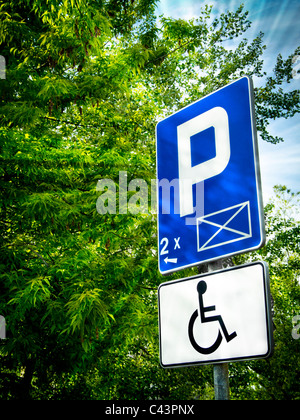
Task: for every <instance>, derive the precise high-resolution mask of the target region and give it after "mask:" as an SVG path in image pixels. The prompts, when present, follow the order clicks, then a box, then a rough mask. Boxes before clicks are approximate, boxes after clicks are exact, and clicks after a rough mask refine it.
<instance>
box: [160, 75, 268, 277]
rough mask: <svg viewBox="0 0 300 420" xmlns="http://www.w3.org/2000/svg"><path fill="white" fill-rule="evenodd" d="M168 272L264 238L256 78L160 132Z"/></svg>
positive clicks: (164, 124) (182, 114)
mask: <svg viewBox="0 0 300 420" xmlns="http://www.w3.org/2000/svg"><path fill="white" fill-rule="evenodd" d="M156 151H157V197H158V249H159V269H160V272H161V273H162V274H168V273H172V272H174V271H177V270H181V269H184V268H187V267H192V266H194V265H198V264H201V263H203V262H209V261H214V260H217V259H220V258H224V257H229V256H232V255H236V254H239V253H243V252H248V251H252V250H254V249H258V248H260V247H261V246H263V244H264V241H265V232H264V219H263V204H262V198H261V185H260V172H259V160H258V146H257V137H256V128H255V113H254V99H253V86H252V80H251V79H250V78H249V77H243V78H241V79H239V80H237V81H235V82H233V83H231V84H229V85H227V86H225V87H223V88H222V89H219V90H218V91H216V92H214V93H212V94H210V95H208V96H206V97H204V98H202V99H200V100H199V101H197V102H195V103H193V104H191V105H190V106H188V107H186V108H184V109H182V110H180V111H179V112H176V113H175V114H173V115H171V116H169V117H167V118H166V119H164V120H163V121H161V122H159V123H158V124H157V127H156Z"/></svg>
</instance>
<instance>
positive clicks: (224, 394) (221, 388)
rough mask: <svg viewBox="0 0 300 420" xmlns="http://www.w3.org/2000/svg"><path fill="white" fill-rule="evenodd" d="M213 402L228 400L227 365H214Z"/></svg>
mask: <svg viewBox="0 0 300 420" xmlns="http://www.w3.org/2000/svg"><path fill="white" fill-rule="evenodd" d="M214 389H215V400H229V399H230V397H229V378H228V363H221V364H219V365H214Z"/></svg>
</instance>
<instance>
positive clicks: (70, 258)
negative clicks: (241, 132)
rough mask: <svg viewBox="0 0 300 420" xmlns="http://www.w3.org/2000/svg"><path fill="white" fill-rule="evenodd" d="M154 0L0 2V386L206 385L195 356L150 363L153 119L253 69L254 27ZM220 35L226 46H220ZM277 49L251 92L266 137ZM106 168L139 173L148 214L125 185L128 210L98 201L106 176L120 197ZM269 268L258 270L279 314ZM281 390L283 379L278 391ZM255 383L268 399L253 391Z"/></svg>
mask: <svg viewBox="0 0 300 420" xmlns="http://www.w3.org/2000/svg"><path fill="white" fill-rule="evenodd" d="M155 4H156V0H114V1H112V0H102V1H93V0H88V1H82V0H72V1H65V0H63V1H56V0H52V1H51V2H44V1H41V0H34V1H29V0H18V1H5V2H2V4H1V6H0V21H1V25H0V48H1V50H0V53H1V55H3V56H4V57H5V59H6V64H7V68H6V78H5V79H0V89H1V94H0V124H1V125H0V160H1V166H0V177H1V178H0V185H1V208H0V211H1V218H0V225H1V237H2V241H1V254H0V267H1V274H0V291H1V298H0V313H1V315H3V316H4V317H5V320H6V323H7V339H6V340H1V341H0V346H1V347H0V349H1V356H0V357H1V365H2V368H1V375H2V377H1V379H0V384H1V386H2V391H1V392H2V395H3V398H53V399H54V398H57V399H60V398H87V399H88V398H137V397H140V398H169V399H172V398H178V397H181V398H183V397H184V398H193V397H195V398H196V397H198V398H205V397H209V396H211V393H212V375H211V370H210V368H209V367H207V368H203V369H201V370H200V371H199V369H195V368H191V369H184V370H179V371H164V370H161V369H160V368H159V366H158V355H157V352H158V349H157V345H158V343H157V341H158V338H157V336H158V333H157V303H156V291H157V286H158V285H159V283H161V281H163V279H162V277H161V276H160V275H159V274H158V270H157V262H156V260H157V251H156V215H155V214H154V212H153V211H152V212H151V210H150V199H151V197H150V195H151V194H150V185H151V179H154V178H155V135H154V133H155V125H156V123H157V121H158V120H159V119H161V118H162V117H163V116H164V115H167V114H170V113H171V112H172V111H174V110H178V109H180V108H181V107H184V106H185V105H187V104H188V103H189V102H191V101H193V100H196V99H199V98H200V97H202V96H204V95H206V94H208V93H210V92H212V91H214V90H215V89H217V88H220V87H222V86H224V85H225V84H226V83H228V82H230V81H232V80H235V79H236V78H238V77H240V76H243V75H245V74H247V75H249V76H256V77H263V76H264V73H263V71H262V65H263V59H262V54H263V51H264V48H265V47H264V45H263V34H262V33H260V34H258V36H257V37H256V38H255V39H253V40H250V41H249V40H247V39H246V38H242V36H243V35H244V33H245V32H246V31H247V29H248V28H249V27H250V22H249V21H248V13H247V12H246V11H245V10H244V8H243V7H242V6H241V7H239V8H238V9H237V10H236V11H231V12H227V13H224V14H222V15H220V16H219V17H218V18H216V19H213V18H212V17H211V8H210V7H205V8H204V9H203V10H202V13H201V15H200V16H199V18H198V19H194V20H190V21H185V20H182V19H178V20H175V19H171V18H165V17H161V18H160V20H157V17H156V16H155ZM232 39H236V41H237V46H236V48H235V49H233V48H228V46H227V41H228V40H232ZM291 57H292V55H291V56H290V57H289V58H288V59H286V60H284V59H283V58H282V57H281V56H279V57H278V60H277V64H276V67H275V71H274V74H273V75H270V76H269V77H268V78H267V79H266V83H265V85H264V86H263V87H260V88H257V89H256V112H257V125H258V129H259V130H260V133H261V136H262V137H263V138H264V139H265V140H268V141H272V142H276V141H278V139H277V138H273V137H272V136H270V135H269V133H268V131H267V127H268V123H269V121H270V120H272V119H275V118H279V117H286V118H288V117H291V116H293V115H295V113H296V112H299V91H288V90H287V89H286V84H287V83H288V82H289V81H290V78H291V71H292V69H291V65H292V64H291V63H292V61H291ZM120 172H123V173H124V176H125V179H126V182H127V184H126V188H127V185H129V184H130V182H131V181H133V180H136V179H142V180H145V181H146V182H147V185H148V186H149V188H148V193H149V203H148V204H149V206H148V210H147V209H146V210H147V211H145V209H144V208H143V209H142V203H141V202H140V201H139V199H138V198H137V197H138V194H137V193H138V187H136V189H135V190H134V191H132V190H131V189H128V191H127V192H126V193H125V194H126V196H127V197H125V198H127V200H129V199H132V200H133V202H135V204H136V206H137V207H138V206H139V205H140V206H141V210H143V211H141V212H136V213H135V214H132V213H129V212H126V208H125V209H122V211H121V212H120V211H117V212H116V213H115V214H113V213H111V212H107V213H106V214H99V213H98V212H97V209H96V202H97V199H98V198H99V196H100V195H101V194H100V192H99V191H97V188H96V186H97V181H98V180H100V179H109V180H112V181H113V182H114V183H115V185H116V192H117V198H116V200H117V202H116V207H117V209H120V208H121V196H120V194H121V190H122V185H121V180H120ZM122 182H124V179H123V181H122ZM135 194H136V196H135ZM267 214H268V213H267ZM272 217H273V216H272ZM274 217H275V216H274ZM278 217H279V219H278V227H277V230H276V225H275V224H274V220H273V219H272V222H270V224H269V225H270V229H271V226H272V228H274V232H273V233H272V232H270V235H271V238H272V235H273V234H274V235H275V232H276V235H279V236H280V226H281V222H280V220H281V219H280V215H279V216H278ZM275 219H276V218H275ZM287 223H292V226H294V225H293V223H294V222H287ZM286 233H287V232H286ZM294 233H295V232H294V231H293V234H292V232H290V231H289V234H286V235H284V234H282V236H281V239H280V240H279V239H278V237H277V236H276V240H275V241H270V242H269V244H268V245H267V247H266V248H264V251H262V252H266V253H267V254H266V255H265V257H266V258H267V259H268V258H269V259H270V261H271V263H272V264H273V263H274V261H275V256H276V253H278V256H279V255H281V254H280V253H282V252H283V253H284V251H283V250H284V249H287V246H292V245H291V244H292V243H295V242H293V241H294V239H295V236H294ZM280 241H281V242H280ZM287 244H288V245H287ZM272 247H273V248H272ZM268 252H269V254H268ZM297 252H298V251H297V250H296V247H295V249H294V251H293V254H292V256H291V258H292V259H291V260H290V259H289V260H288V263H287V265H286V269H285V273H289V274H286V275H287V277H288V278H289V283H288V285H289V287H291V289H289V290H290V292H287V293H290V297H289V298H288V299H291V298H292V297H294V293H298V292H297V290H298V289H297V285H296V283H295V278H294V275H295V273H296V272H297V270H298V253H297ZM281 260H282V258H281ZM279 265H280V264H279ZM279 265H278V264H277V263H276V264H275V266H274V271H273V273H274V274H273V275H274V285H276V284H277V282H278V290H280V292H279V291H278V305H279V306H278V308H279V309H278V314H281V315H280V316H281V317H283V318H284V316H285V314H286V312H285V311H284V309H283V306H282V307H281V306H280V299H281V293H282V285H281V280H280V279H281V278H282V276H283V275H284V274H283V268H282V266H280V268H278V267H279ZM276 267H277V268H278V270H279V272H278V273H279V274H278V273H277V272H276V269H277V268H276ZM191 273H194V271H193V270H186V271H185V272H184V274H183V273H181V274H180V276H181V277H183V276H184V275H189V274H191ZM178 276H179V275H178V274H174V275H173V276H171V277H170V278H176V277H178ZM276 296H277V295H276ZM283 302H284V301H283ZM282 305H283V303H282ZM275 308H277V307H275ZM280 308H281V309H280ZM295 308H298V307H295ZM295 308H294V310H296V309H295ZM276 310H277V309H276ZM281 311H283V312H282V313H281ZM276 313H277V312H276ZM278 316H279V315H278ZM286 328H287V327H286ZM278 329H279V327H278ZM292 345H293V346H295V345H296V343H295V342H292ZM287 354H289V353H288V352H287ZM274 360H277V359H274ZM271 363H272V362H271ZM274 363H275V362H274ZM249 369H250V368H249ZM251 369H252V368H251ZM261 369H264V368H261ZM280 369H282V372H283V373H282V375H284V368H282V365H281V364H280V362H279V361H278V362H277V365H276V363H275V364H274V372H275V371H276V377H277V378H279V377H280V375H279V373H278V372H277V370H278V371H279V370H280ZM199 372H200V373H199ZM239 372H241V371H240V370H239V368H237V373H235V378H238V375H241V373H239ZM249 372H250V371H249ZM251 372H252V370H251ZM251 375H252V376H255V375H256V376H255V377H256V379H257V375H261V373H260V372H258V373H257V372H256V373H251ZM259 377H261V376H259ZM294 379H295V380H296V378H294ZM269 381H270V384H271V385H270V388H271V386H272V387H275V388H276V386H275V385H274V384H275V382H274V381H273V378H270V379H269ZM293 384H294V382H293ZM275 388H274V389H275ZM99 389H101V391H100V390H99ZM236 389H238V385H237V388H236ZM243 392H244V391H243ZM245 392H246V391H245ZM247 392H250V391H249V389H248V391H247ZM268 392H270V393H268ZM293 392H294V388H293V385H291V384H290V383H289V385H288V391H287V393H288V395H290V396H291V397H294V396H295V395H296V394H293ZM257 393H258V395H259V390H257ZM266 394H267V396H269V397H274V398H275V397H277V396H278V394H276V393H275V391H274V390H272V392H271V391H268V389H267V388H266ZM236 395H238V394H236ZM297 395H298V394H297Z"/></svg>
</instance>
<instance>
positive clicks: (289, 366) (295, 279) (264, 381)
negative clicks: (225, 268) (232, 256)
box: [231, 185, 300, 400]
mask: <svg viewBox="0 0 300 420" xmlns="http://www.w3.org/2000/svg"><path fill="white" fill-rule="evenodd" d="M274 193H275V195H274V198H273V199H272V200H271V201H270V202H269V203H268V204H267V206H266V207H265V222H266V234H267V243H266V246H265V247H264V248H262V249H260V250H259V251H257V252H255V253H251V254H250V259H251V260H257V259H262V260H264V261H266V262H267V263H268V266H269V270H270V283H271V294H272V315H273V326H274V342H275V350H274V355H273V356H272V357H271V358H270V359H269V360H263V361H252V362H250V363H245V364H244V366H234V365H233V366H232V371H231V374H232V379H231V380H232V381H233V389H234V391H233V392H234V396H235V397H237V398H250V399H276V400H281V399H284V400H297V399H299V389H298V383H299V375H300V372H299V342H297V340H296V339H295V337H293V335H292V330H293V319H294V317H295V316H298V315H299V314H300V283H299V278H300V277H299V275H300V264H299V263H300V259H299V257H300V254H299V235H300V224H299V217H297V215H298V214H299V192H298V193H294V192H292V191H291V190H289V189H288V188H287V187H286V186H280V185H279V186H276V187H275V188H274ZM244 259H245V256H242V257H236V261H235V262H236V263H241V262H244ZM248 261H249V256H248Z"/></svg>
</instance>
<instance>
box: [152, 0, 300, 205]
mask: <svg viewBox="0 0 300 420" xmlns="http://www.w3.org/2000/svg"><path fill="white" fill-rule="evenodd" d="M241 3H244V5H245V10H248V12H249V15H248V18H249V20H250V21H251V22H252V26H251V28H250V29H249V30H248V31H247V32H246V33H245V34H243V38H245V37H246V38H248V39H249V40H251V39H253V38H254V37H255V36H257V35H258V34H259V32H260V31H262V32H263V33H264V34H265V35H264V43H265V45H266V46H267V49H266V50H265V53H264V56H263V58H264V71H266V72H267V75H270V74H271V72H272V69H273V67H274V65H275V63H276V58H277V56H278V54H279V53H281V54H282V56H283V58H287V57H288V56H289V55H291V54H292V53H293V52H294V51H295V49H296V48H297V47H298V46H300V0H244V1H242V0H210V1H209V0H205V1H203V0H160V2H159V3H158V14H161V15H164V16H165V17H173V18H181V19H192V18H197V17H198V16H199V15H200V10H201V8H202V7H204V6H205V5H206V4H209V5H213V13H214V15H215V16H219V15H220V13H222V12H225V11H226V10H229V11H234V10H236V9H237V8H238V7H239V6H240V4H241ZM295 59H296V57H295ZM297 65H300V57H299V60H298V61H296V62H295V70H297V69H296V66H297ZM299 70H300V67H299ZM261 83H262V81H261V80H259V79H254V86H259V85H260V84H261ZM289 89H290V90H294V89H300V77H299V78H295V79H293V80H292V82H291V83H290V85H289ZM269 130H270V132H271V134H273V135H277V136H278V137H282V138H283V139H284V142H282V143H279V144H277V145H273V144H270V143H267V142H265V141H263V140H262V139H261V138H260V137H259V138H258V143H259V155H260V170H261V179H262V191H263V201H264V204H266V203H267V202H268V200H269V199H270V198H271V197H272V195H273V187H274V185H277V184H281V185H286V186H287V187H288V188H290V189H292V190H293V191H294V192H296V191H300V115H297V116H295V117H293V118H290V119H287V120H286V119H283V118H282V119H279V120H276V121H272V122H271V123H270V125H269Z"/></svg>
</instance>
